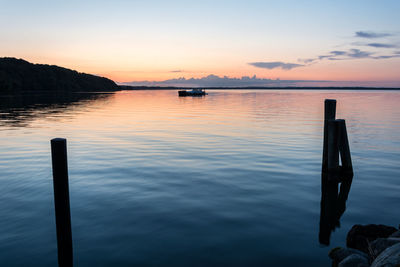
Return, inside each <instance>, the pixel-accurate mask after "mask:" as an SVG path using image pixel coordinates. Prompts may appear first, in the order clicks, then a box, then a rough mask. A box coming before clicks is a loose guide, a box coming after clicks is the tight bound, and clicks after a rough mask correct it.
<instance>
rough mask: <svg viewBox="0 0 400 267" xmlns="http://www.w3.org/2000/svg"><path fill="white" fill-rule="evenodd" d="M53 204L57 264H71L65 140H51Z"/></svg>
mask: <svg viewBox="0 0 400 267" xmlns="http://www.w3.org/2000/svg"><path fill="white" fill-rule="evenodd" d="M51 158H52V165H53V187H54V205H55V214H56V229H57V249H58V265H59V266H60V267H64V266H72V264H73V260H72V257H73V256H72V233H71V214H70V207H69V189H68V164H67V140H66V139H64V138H54V139H52V140H51Z"/></svg>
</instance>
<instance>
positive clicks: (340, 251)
mask: <svg viewBox="0 0 400 267" xmlns="http://www.w3.org/2000/svg"><path fill="white" fill-rule="evenodd" d="M352 255H358V256H360V257H362V258H365V260H366V261H367V263H368V261H369V257H368V255H367V254H366V253H364V252H362V251H359V250H357V249H352V248H341V247H338V248H334V249H332V250H331V251H330V252H329V257H330V258H331V259H332V261H333V262H332V265H333V266H337V265H338V264H339V263H341V262H342V261H343V260H344V259H346V258H348V257H349V256H352Z"/></svg>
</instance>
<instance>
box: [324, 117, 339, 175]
mask: <svg viewBox="0 0 400 267" xmlns="http://www.w3.org/2000/svg"><path fill="white" fill-rule="evenodd" d="M338 130H339V120H329V121H328V148H327V149H328V156H327V161H328V164H327V165H328V172H330V173H332V174H335V176H336V175H337V172H338V170H339V146H338V141H339V138H338V137H339V131H338Z"/></svg>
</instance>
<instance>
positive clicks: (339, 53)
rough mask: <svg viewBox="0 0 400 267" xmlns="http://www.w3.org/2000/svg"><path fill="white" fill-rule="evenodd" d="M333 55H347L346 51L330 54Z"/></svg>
mask: <svg viewBox="0 0 400 267" xmlns="http://www.w3.org/2000/svg"><path fill="white" fill-rule="evenodd" d="M330 53H331V54H332V55H335V56H343V55H346V51H331V52H330Z"/></svg>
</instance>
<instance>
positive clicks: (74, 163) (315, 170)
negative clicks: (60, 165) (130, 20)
mask: <svg viewBox="0 0 400 267" xmlns="http://www.w3.org/2000/svg"><path fill="white" fill-rule="evenodd" d="M208 93H209V95H207V96H206V97H203V98H191V97H185V98H182V97H181V98H179V97H178V93H177V92H176V91H121V92H116V93H113V94H108V95H97V96H90V97H89V96H88V98H84V99H81V100H79V99H76V100H74V99H72V100H68V101H64V100H63V101H61V102H59V103H57V102H58V100H54V101H53V100H46V101H49V102H46V101H45V102H39V103H40V105H36V100H34V99H33V98H34V97H35V96H31V97H28V98H25V99H24V98H19V99H15V101H14V100H13V99H10V98H8V100H5V99H6V98H1V99H2V100H1V113H2V114H1V117H0V143H1V147H0V203H4V204H3V205H1V208H0V218H2V220H0V262H1V264H2V265H4V266H26V265H30V264H32V262H34V263H35V265H40V266H54V265H56V264H57V251H56V233H55V225H54V203H53V188H52V178H51V162H50V144H49V140H50V139H52V138H54V137H65V138H67V139H68V155H69V158H68V165H69V174H70V175H69V177H70V195H71V198H70V201H71V202H70V203H71V217H72V234H73V242H74V263H75V265H77V266H113V265H122V266H132V265H137V266H141V265H153V266H156V265H157V266H163V265H169V266H193V265H197V266H325V265H328V264H330V261H329V258H328V257H327V253H328V251H329V249H331V248H332V247H333V246H341V245H343V242H344V240H345V236H346V233H347V231H348V230H349V229H350V227H351V226H352V225H353V224H356V223H361V224H365V223H382V224H390V225H391V224H393V223H394V221H396V220H397V219H398V218H397V214H395V213H394V212H393V210H395V208H396V207H397V203H398V202H399V201H400V196H399V194H398V192H399V191H400V180H399V179H398V176H399V169H398V162H399V161H400V108H399V105H398V103H399V102H400V93H399V92H395V91H391V92H373V91H368V92H362V91H356V92H345V91H315V90H314V91H290V90H289V91H288V90H215V91H214V90H209V91H208ZM92 97H94V98H92ZM326 98H334V99H337V101H338V109H337V110H338V114H337V117H339V118H340V117H342V118H346V124H347V127H348V134H349V139H350V146H351V148H352V160H353V166H354V173H355V177H354V180H353V182H352V184H351V194H350V195H349V196H348V200H347V202H346V201H345V200H346V199H347V195H348V191H349V188H350V184H348V185H346V184H345V183H342V184H341V185H340V187H341V189H340V193H338V185H337V184H336V185H335V184H333V185H330V184H329V182H328V181H326V179H324V178H322V191H323V192H322V193H323V194H322V202H323V203H321V174H320V170H321V165H320V164H321V153H322V130H323V129H322V128H323V103H324V99H326ZM76 101H77V102H76ZM25 103H26V104H25ZM377 177H379V179H378V178H377ZM346 186H347V189H346ZM324 192H325V193H324ZM344 203H346V206H347V209H346V212H345V213H343V211H344ZM325 206H326V207H327V208H324V207H325ZM332 207H334V208H332ZM340 217H341V218H340ZM339 218H340V221H341V227H340V228H336V230H335V234H333V235H331V236H330V241H329V242H330V246H327V247H326V246H322V247H320V245H319V242H318V238H317V236H318V233H319V231H320V229H319V222H320V223H321V233H322V234H321V236H322V237H323V240H325V241H326V240H327V238H326V237H327V236H328V238H329V234H330V231H331V230H332V228H333V227H334V226H335V225H337V222H338V220H339ZM377 218H378V219H379V220H378V221H377ZM325 243H326V242H325Z"/></svg>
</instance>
